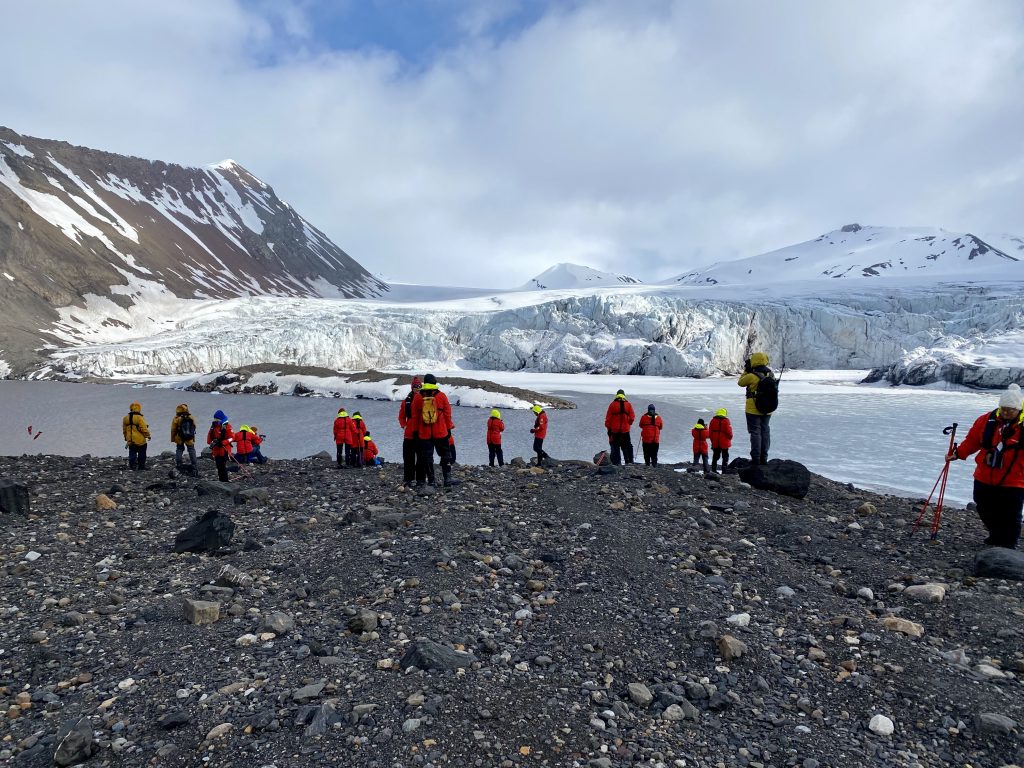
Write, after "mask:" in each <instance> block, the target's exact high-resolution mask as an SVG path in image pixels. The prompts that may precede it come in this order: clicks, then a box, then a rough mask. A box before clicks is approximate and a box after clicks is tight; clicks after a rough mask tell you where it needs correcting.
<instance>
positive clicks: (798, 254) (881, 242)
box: [666, 224, 1024, 285]
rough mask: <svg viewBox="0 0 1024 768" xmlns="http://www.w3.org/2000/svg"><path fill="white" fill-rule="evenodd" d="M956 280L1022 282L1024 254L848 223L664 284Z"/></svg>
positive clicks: (959, 237)
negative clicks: (844, 280)
mask: <svg viewBox="0 0 1024 768" xmlns="http://www.w3.org/2000/svg"><path fill="white" fill-rule="evenodd" d="M918 276H929V277H937V276H944V277H950V278H952V277H956V278H958V279H963V280H968V279H979V280H981V279H988V280H999V279H1001V278H1004V277H1006V276H1010V277H1011V278H1012V279H1015V280H1021V279H1024V255H1022V256H1021V257H1018V256H1015V255H1011V254H1009V253H1004V252H1003V251H1002V250H1000V249H998V248H996V247H993V246H992V245H990V244H989V243H986V242H985V241H983V240H981V239H979V238H978V237H975V236H974V235H971V234H960V233H956V232H947V231H946V230H943V229H935V228H913V227H862V226H860V225H859V224H848V225H846V226H845V227H843V228H842V229H838V230H835V231H833V232H828V233H826V234H824V235H821V236H820V237H817V238H815V239H814V240H809V241H807V242H805V243H799V244H797V245H791V246H788V247H786V248H781V249H779V250H777V251H771V252H769V253H762V254H759V255H757V256H751V257H749V258H745V259H738V260H735V261H725V262H718V263H716V264H712V265H711V266H708V267H703V268H701V269H698V270H694V271H692V272H687V273H685V274H682V275H679V276H678V277H675V278H673V279H671V280H668V281H666V282H667V283H669V284H673V283H681V284H688V285H757V284H767V283H785V282H790V281H793V280H841V279H855V278H872V279H886V278H904V277H911V278H915V277H918Z"/></svg>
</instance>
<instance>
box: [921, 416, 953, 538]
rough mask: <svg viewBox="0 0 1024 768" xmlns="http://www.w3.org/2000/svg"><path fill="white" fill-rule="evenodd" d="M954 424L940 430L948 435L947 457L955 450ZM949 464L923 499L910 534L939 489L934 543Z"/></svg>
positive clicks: (933, 528)
mask: <svg viewBox="0 0 1024 768" xmlns="http://www.w3.org/2000/svg"><path fill="white" fill-rule="evenodd" d="M956 426H957V424H956V422H955V421H954V422H953V423H952V425H950V426H948V427H946V428H945V429H943V430H942V434H944V435H949V450H948V451H947V452H946V453H947V455H948V454H950V453H952V452H953V449H954V448H956V442H955V441H956ZM949 464H950V462H948V461H947V462H945V463H944V464H943V465H942V471H941V472H940V473H939V478H938V479H937V480H936V481H935V485H933V486H932V492H931V493H929V494H928V498H927V499H925V502H924V505H923V506H922V507H921V514H919V515H918V516H917V520H915V521H914V528H913V530H911V531H910V532H911V533H916V532H917V529H918V528H919V527H920V525H921V521H922V520H923V519H924V516H925V513H926V512H927V511H928V505H929V504H931V502H932V496H934V495H935V489H936V488H938V489H939V496H938V498H937V499H936V500H935V512H934V513H933V514H932V536H931V538H932V540H933V541H934V540H935V539H937V538H938V537H939V526H941V525H942V500H943V499H944V498H945V496H946V480H947V479H948V478H949Z"/></svg>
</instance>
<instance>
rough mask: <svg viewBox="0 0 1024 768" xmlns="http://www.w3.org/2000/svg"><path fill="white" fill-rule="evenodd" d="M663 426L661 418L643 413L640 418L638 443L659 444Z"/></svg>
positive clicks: (654, 414) (653, 414)
mask: <svg viewBox="0 0 1024 768" xmlns="http://www.w3.org/2000/svg"><path fill="white" fill-rule="evenodd" d="M663 426H664V422H662V420H661V416H659V415H658V414H656V413H645V414H644V415H643V416H641V417H640V442H641V443H660V442H661V429H662V427H663Z"/></svg>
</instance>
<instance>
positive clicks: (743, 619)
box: [725, 613, 750, 627]
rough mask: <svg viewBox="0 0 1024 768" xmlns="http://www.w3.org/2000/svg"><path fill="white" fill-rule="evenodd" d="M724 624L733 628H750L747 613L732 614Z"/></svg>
mask: <svg viewBox="0 0 1024 768" xmlns="http://www.w3.org/2000/svg"><path fill="white" fill-rule="evenodd" d="M725 621H726V623H728V624H732V625H733V626H734V627H748V626H750V614H749V613H734V614H733V615H732V616H730V617H729V618H728V619H726V620H725Z"/></svg>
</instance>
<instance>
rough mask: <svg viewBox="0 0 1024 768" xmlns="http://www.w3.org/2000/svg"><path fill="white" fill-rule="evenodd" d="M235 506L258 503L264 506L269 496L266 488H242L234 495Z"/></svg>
mask: <svg viewBox="0 0 1024 768" xmlns="http://www.w3.org/2000/svg"><path fill="white" fill-rule="evenodd" d="M234 499H235V504H249V503H250V502H260V503H263V504H266V503H267V502H268V501H270V494H269V493H267V489H266V488H243V489H241V490H239V491H237V492H236V493H235V497H234Z"/></svg>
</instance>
